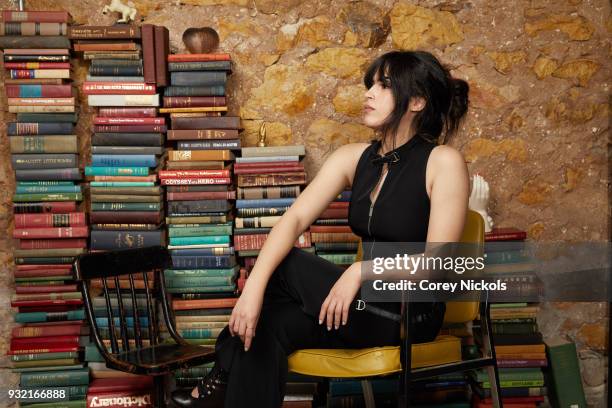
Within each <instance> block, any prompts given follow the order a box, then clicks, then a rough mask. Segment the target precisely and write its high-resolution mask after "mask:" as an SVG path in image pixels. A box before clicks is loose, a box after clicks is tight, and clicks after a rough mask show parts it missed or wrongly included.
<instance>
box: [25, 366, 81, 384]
mask: <svg viewBox="0 0 612 408" xmlns="http://www.w3.org/2000/svg"><path fill="white" fill-rule="evenodd" d="M19 384H20V385H21V386H22V387H57V386H65V385H84V384H89V368H83V369H80V370H69V371H61V372H57V371H36V372H33V373H23V374H21V381H20V382H19Z"/></svg>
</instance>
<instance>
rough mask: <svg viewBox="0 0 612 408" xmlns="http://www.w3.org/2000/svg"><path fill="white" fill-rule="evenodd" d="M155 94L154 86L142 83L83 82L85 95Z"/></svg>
mask: <svg viewBox="0 0 612 408" xmlns="http://www.w3.org/2000/svg"><path fill="white" fill-rule="evenodd" d="M156 92H157V89H156V88H155V85H150V84H144V83H142V82H83V94H85V95H154V94H155V93H156ZM102 109H110V108H101V110H102Z"/></svg>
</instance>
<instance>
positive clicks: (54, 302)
mask: <svg viewBox="0 0 612 408" xmlns="http://www.w3.org/2000/svg"><path fill="white" fill-rule="evenodd" d="M82 304H83V300H82V299H49V300H16V301H14V302H11V306H12V307H40V306H45V307H46V306H80V305H82Z"/></svg>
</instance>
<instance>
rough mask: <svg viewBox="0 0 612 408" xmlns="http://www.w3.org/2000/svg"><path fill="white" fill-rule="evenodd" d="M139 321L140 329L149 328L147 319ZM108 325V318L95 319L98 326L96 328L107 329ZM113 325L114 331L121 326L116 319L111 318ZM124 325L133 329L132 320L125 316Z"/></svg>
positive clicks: (141, 318) (143, 318) (142, 318)
mask: <svg viewBox="0 0 612 408" xmlns="http://www.w3.org/2000/svg"><path fill="white" fill-rule="evenodd" d="M139 320H140V326H141V327H146V326H149V318H148V317H140V318H139ZM108 323H109V322H108V317H96V324H97V325H98V327H109V326H108ZM113 324H114V325H115V328H116V329H117V328H119V327H120V326H121V322H120V321H119V318H118V317H113ZM125 324H126V325H127V327H134V318H133V317H130V316H127V317H126V318H125Z"/></svg>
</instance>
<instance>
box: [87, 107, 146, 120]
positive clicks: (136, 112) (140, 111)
mask: <svg viewBox="0 0 612 408" xmlns="http://www.w3.org/2000/svg"><path fill="white" fill-rule="evenodd" d="M101 116H104V117H116V118H153V117H156V116H157V110H156V109H155V108H107V107H104V108H100V109H98V117H101Z"/></svg>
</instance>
